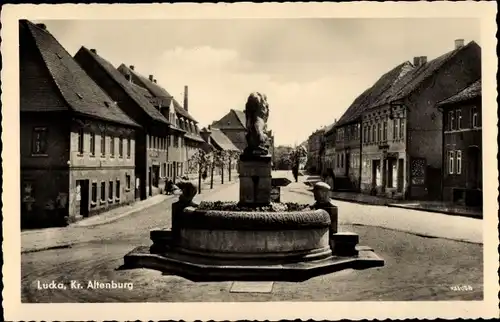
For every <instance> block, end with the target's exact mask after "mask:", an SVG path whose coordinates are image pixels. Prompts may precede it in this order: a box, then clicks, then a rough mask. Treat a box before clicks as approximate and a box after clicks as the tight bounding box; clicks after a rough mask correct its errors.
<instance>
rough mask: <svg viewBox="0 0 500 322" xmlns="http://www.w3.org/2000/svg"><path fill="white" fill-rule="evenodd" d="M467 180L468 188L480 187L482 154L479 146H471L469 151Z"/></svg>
mask: <svg viewBox="0 0 500 322" xmlns="http://www.w3.org/2000/svg"><path fill="white" fill-rule="evenodd" d="M467 152H468V153H467V158H468V160H466V161H467V177H466V178H467V179H466V180H467V182H466V187H467V188H468V189H478V188H481V187H480V179H481V173H480V166H479V165H480V163H481V161H480V160H481V159H480V158H481V154H480V149H479V147H477V146H470V147H469V148H468V151H467Z"/></svg>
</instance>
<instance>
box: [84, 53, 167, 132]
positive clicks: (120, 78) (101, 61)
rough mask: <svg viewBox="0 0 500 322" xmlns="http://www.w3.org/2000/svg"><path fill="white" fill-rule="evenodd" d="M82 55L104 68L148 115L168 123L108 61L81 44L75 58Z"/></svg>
mask: <svg viewBox="0 0 500 322" xmlns="http://www.w3.org/2000/svg"><path fill="white" fill-rule="evenodd" d="M83 55H85V56H83ZM84 57H90V58H92V59H93V60H94V61H95V62H96V63H97V64H98V65H99V66H100V67H101V68H102V69H103V70H104V72H106V73H107V74H108V75H109V76H110V77H111V78H112V79H113V80H114V81H115V82H116V83H117V84H118V86H120V87H121V88H122V89H123V90H124V91H125V92H126V93H127V95H128V96H129V97H130V98H132V99H133V100H134V101H135V102H136V103H137V105H139V107H141V108H142V109H143V110H144V112H146V114H147V115H148V116H149V117H151V118H152V119H153V120H156V121H158V122H162V123H164V124H170V122H169V121H168V120H167V119H166V118H165V117H164V116H163V115H162V114H161V113H160V112H159V111H158V110H157V109H156V108H155V107H154V106H153V105H152V104H151V103H150V102H149V100H148V99H147V98H146V97H144V95H143V93H141V92H138V91H137V89H135V88H134V87H133V86H131V84H130V82H129V81H128V80H127V79H126V78H125V76H123V75H122V74H121V73H120V72H118V70H117V69H116V68H115V67H114V66H113V65H112V64H111V63H110V62H109V61H107V60H106V59H104V58H103V57H101V56H99V55H98V54H96V53H94V52H92V51H90V50H88V49H87V48H85V47H83V46H82V47H81V48H80V50H79V51H78V52H77V53H76V55H75V59H76V60H77V61H78V60H79V59H83V58H84ZM82 65H83V64H82Z"/></svg>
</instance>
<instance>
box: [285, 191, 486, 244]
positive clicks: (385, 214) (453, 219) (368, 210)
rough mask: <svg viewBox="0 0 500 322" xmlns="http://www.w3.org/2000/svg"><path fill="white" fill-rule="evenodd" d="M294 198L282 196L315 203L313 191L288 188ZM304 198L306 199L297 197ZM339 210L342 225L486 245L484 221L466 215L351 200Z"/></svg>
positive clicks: (339, 202)
mask: <svg viewBox="0 0 500 322" xmlns="http://www.w3.org/2000/svg"><path fill="white" fill-rule="evenodd" d="M287 191H288V192H291V193H293V194H295V195H287V196H283V198H282V199H283V200H285V201H292V200H294V201H295V202H302V203H313V202H314V198H313V194H312V192H311V191H308V190H306V189H304V187H303V188H302V189H297V188H291V189H285V190H284V192H285V193H287ZM300 195H302V196H303V197H298V196H300ZM335 205H336V206H337V207H338V210H339V218H338V223H339V225H360V226H372V227H382V228H386V229H391V230H395V231H399V232H407V233H411V234H414V235H418V236H425V237H436V238H445V239H450V240H456V241H464V242H469V243H474V244H482V243H483V221H482V220H478V219H473V218H468V217H463V216H448V215H445V214H442V213H433V212H428V211H423V210H413V209H411V210H410V209H405V210H403V209H401V208H396V207H386V206H373V205H363V206H360V205H359V204H358V203H354V202H352V201H349V202H344V201H338V202H335Z"/></svg>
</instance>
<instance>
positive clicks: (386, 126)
mask: <svg viewBox="0 0 500 322" xmlns="http://www.w3.org/2000/svg"><path fill="white" fill-rule="evenodd" d="M480 75H481V48H480V47H479V46H478V45H477V44H476V43H475V42H471V43H469V44H468V45H466V46H464V45H463V41H461V40H458V41H456V43H455V48H454V49H453V50H452V51H450V52H448V53H446V54H444V55H442V56H440V57H438V58H435V59H433V60H431V61H429V62H427V57H423V56H420V57H415V59H414V64H413V69H411V70H410V71H408V72H407V73H406V74H405V75H404V76H403V77H400V78H399V79H398V80H397V81H396V82H394V84H393V85H392V86H391V87H390V88H389V89H388V90H387V91H386V92H385V93H384V95H382V96H380V97H379V99H378V100H376V101H375V102H373V103H372V104H371V105H370V107H369V108H368V109H366V110H365V112H364V113H363V133H366V135H365V137H364V141H363V142H364V148H363V160H362V163H363V174H362V178H363V180H362V190H363V191H365V192H370V193H376V194H379V195H384V196H387V197H394V198H406V199H431V200H440V199H441V198H442V196H441V194H442V184H441V178H442V116H441V114H440V113H439V112H438V111H437V109H436V103H438V102H439V101H441V100H443V99H445V98H447V97H450V96H451V95H454V94H456V93H457V92H459V91H461V90H462V89H464V88H465V87H467V86H468V85H470V84H471V83H472V82H474V81H475V80H477V79H478V78H479V77H480Z"/></svg>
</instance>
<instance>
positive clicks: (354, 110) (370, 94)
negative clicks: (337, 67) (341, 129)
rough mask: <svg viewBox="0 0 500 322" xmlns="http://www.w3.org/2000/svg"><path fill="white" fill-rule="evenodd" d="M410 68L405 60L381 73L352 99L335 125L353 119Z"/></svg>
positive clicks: (411, 67) (409, 64) (340, 124)
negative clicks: (371, 84)
mask: <svg viewBox="0 0 500 322" xmlns="http://www.w3.org/2000/svg"><path fill="white" fill-rule="evenodd" d="M412 69H413V66H412V64H411V63H410V62H409V61H406V62H404V63H402V64H399V65H398V66H396V67H394V68H393V69H392V70H390V71H389V72H387V73H385V74H384V75H382V77H380V78H379V79H378V80H377V81H376V82H375V84H373V86H372V87H370V88H368V89H367V90H365V91H364V92H363V93H362V94H361V95H359V96H358V97H357V98H356V99H355V100H354V102H353V103H352V104H351V106H349V108H348V109H347V111H346V112H345V113H344V114H343V115H342V117H341V118H340V119H339V120H338V122H337V124H336V127H338V126H342V125H345V124H347V123H350V122H352V121H355V120H356V119H357V118H358V117H360V116H361V114H362V113H363V112H364V111H365V110H366V109H367V108H369V107H370V106H371V105H372V104H373V102H375V101H376V100H377V99H379V98H380V97H381V96H382V95H383V94H384V93H385V92H386V91H388V90H389V89H390V88H391V87H392V86H393V84H394V83H395V82H397V81H398V80H399V79H401V78H402V77H404V76H405V75H406V74H408V73H409V71H411V70H412Z"/></svg>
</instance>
